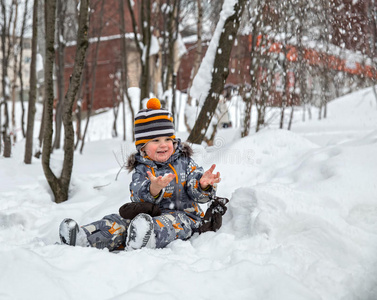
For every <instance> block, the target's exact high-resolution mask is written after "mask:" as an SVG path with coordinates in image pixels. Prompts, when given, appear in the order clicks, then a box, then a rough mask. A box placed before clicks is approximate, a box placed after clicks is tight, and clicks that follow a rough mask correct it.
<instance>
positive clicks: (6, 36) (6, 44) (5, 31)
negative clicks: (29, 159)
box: [0, 0, 13, 158]
mask: <svg viewBox="0 0 377 300" xmlns="http://www.w3.org/2000/svg"><path fill="white" fill-rule="evenodd" d="M0 3H1V11H2V18H3V23H2V26H1V52H2V78H1V82H2V93H3V101H2V102H1V103H0V107H1V105H3V106H4V117H5V120H4V124H1V118H0V133H1V135H2V138H3V143H4V152H3V156H4V157H6V158H9V157H10V156H11V153H12V142H11V138H10V130H9V110H8V100H9V78H8V67H9V57H10V53H11V49H12V48H13V45H12V41H11V39H10V36H11V35H10V28H11V25H10V24H11V23H12V20H13V9H12V10H11V11H10V15H9V18H8V16H7V8H6V4H5V1H4V0H1V2H0ZM0 144H1V143H0ZM0 150H1V145H0Z"/></svg>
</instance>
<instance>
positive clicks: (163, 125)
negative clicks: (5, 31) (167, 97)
mask: <svg viewBox="0 0 377 300" xmlns="http://www.w3.org/2000/svg"><path fill="white" fill-rule="evenodd" d="M134 124H135V132H134V133H135V146H136V149H137V150H140V149H141V148H142V147H143V146H144V145H145V144H146V143H148V142H149V141H150V140H153V139H155V138H157V137H161V136H168V137H170V138H172V139H175V130H174V123H173V116H172V114H171V113H170V112H169V111H168V110H165V109H161V102H160V100H158V99H157V98H151V99H149V100H148V102H147V108H146V109H142V110H140V111H139V112H138V113H137V114H136V116H135V123H134Z"/></svg>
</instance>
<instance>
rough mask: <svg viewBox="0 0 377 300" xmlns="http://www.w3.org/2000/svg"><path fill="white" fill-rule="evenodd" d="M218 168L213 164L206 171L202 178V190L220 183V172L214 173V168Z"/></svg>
mask: <svg viewBox="0 0 377 300" xmlns="http://www.w3.org/2000/svg"><path fill="white" fill-rule="evenodd" d="M215 168H216V165H212V166H211V167H210V168H209V170H207V171H206V172H204V174H203V176H202V178H200V181H199V183H200V187H201V188H202V190H205V189H206V188H207V187H208V186H209V185H213V184H214V183H219V182H220V180H221V178H220V173H219V172H217V173H216V174H212V172H213V170H214V169H215Z"/></svg>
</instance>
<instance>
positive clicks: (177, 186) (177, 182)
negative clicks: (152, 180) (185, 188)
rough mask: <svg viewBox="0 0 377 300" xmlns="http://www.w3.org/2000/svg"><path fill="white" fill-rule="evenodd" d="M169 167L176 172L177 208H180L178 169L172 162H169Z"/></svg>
mask: <svg viewBox="0 0 377 300" xmlns="http://www.w3.org/2000/svg"><path fill="white" fill-rule="evenodd" d="M169 167H170V168H171V169H172V170H173V172H174V174H175V183H176V189H175V209H180V207H179V206H178V203H179V177H178V173H177V171H176V170H175V169H174V167H173V166H172V164H169Z"/></svg>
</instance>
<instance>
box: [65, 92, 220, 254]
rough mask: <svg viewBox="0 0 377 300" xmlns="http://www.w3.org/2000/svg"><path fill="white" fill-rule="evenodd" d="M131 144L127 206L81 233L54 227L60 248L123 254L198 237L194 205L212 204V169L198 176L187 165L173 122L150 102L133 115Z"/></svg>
mask: <svg viewBox="0 0 377 300" xmlns="http://www.w3.org/2000/svg"><path fill="white" fill-rule="evenodd" d="M135 139H136V141H135V145H136V149H137V153H135V154H133V155H131V156H130V157H129V159H128V165H127V169H128V170H129V171H133V175H132V182H131V183H130V192H131V201H132V203H127V204H125V205H124V206H122V207H121V208H120V210H119V213H120V215H118V214H112V215H109V216H105V217H104V218H103V219H102V220H100V221H97V222H94V223H92V224H89V225H85V226H82V227H81V228H79V227H78V225H77V223H76V222H75V221H73V220H71V219H65V220H64V221H63V222H62V223H61V225H60V236H61V240H62V242H63V243H65V244H69V245H81V246H93V247H97V248H101V249H102V248H105V247H106V248H108V249H109V250H110V251H111V250H115V249H117V248H118V247H119V246H121V245H124V246H125V247H126V249H129V250H131V249H139V248H142V247H150V248H163V247H165V246H166V245H168V244H169V243H170V242H172V241H174V240H175V239H182V240H186V239H188V238H190V237H191V236H192V234H193V233H194V232H198V231H199V232H200V231H201V230H200V227H201V226H203V225H204V224H203V217H204V213H203V211H202V210H201V208H200V206H199V205H198V204H199V203H206V202H209V201H211V200H212V199H214V198H215V189H214V187H213V185H214V184H216V183H218V182H220V173H218V172H217V173H216V174H214V173H213V171H214V169H215V165H212V166H211V168H210V169H209V170H207V171H206V172H204V171H203V169H202V168H201V167H199V166H198V165H197V164H196V163H195V162H194V161H193V160H192V158H191V155H192V150H191V148H190V147H189V146H188V145H187V144H184V143H181V141H180V140H179V139H176V138H175V133H174V124H173V118H172V116H171V114H170V112H168V111H167V110H163V109H161V104H160V102H159V100H158V99H156V98H152V99H150V100H149V101H148V103H147V109H143V110H141V111H139V112H138V114H137V115H136V117H135ZM222 207H223V208H224V206H222ZM224 212H225V211H223V213H224ZM207 225H208V224H207ZM220 226H221V224H220Z"/></svg>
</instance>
